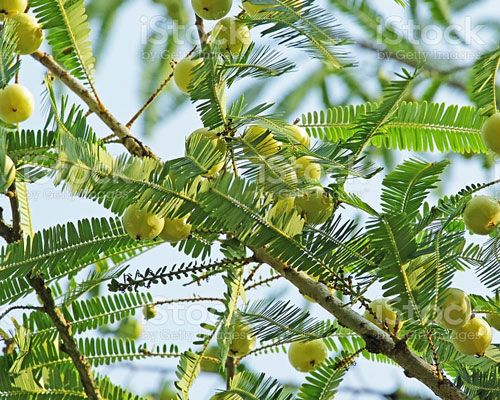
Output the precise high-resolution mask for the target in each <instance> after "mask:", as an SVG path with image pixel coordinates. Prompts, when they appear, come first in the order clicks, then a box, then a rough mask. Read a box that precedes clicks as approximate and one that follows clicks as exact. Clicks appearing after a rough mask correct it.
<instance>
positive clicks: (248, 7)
mask: <svg viewBox="0 0 500 400" xmlns="http://www.w3.org/2000/svg"><path fill="white" fill-rule="evenodd" d="M242 5H243V8H244V9H245V11H246V12H247V13H248V15H250V16H251V17H254V16H256V15H257V14H258V13H260V12H261V11H262V10H266V9H269V8H273V7H277V5H275V4H263V5H257V4H252V3H250V2H248V1H243V3H242Z"/></svg>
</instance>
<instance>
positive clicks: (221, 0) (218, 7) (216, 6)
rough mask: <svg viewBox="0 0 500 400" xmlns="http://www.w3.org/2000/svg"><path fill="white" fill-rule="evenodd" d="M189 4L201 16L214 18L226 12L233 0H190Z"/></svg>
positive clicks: (223, 15) (220, 16)
mask: <svg viewBox="0 0 500 400" xmlns="http://www.w3.org/2000/svg"><path fill="white" fill-rule="evenodd" d="M191 5H192V6H193V10H194V12H195V13H196V14H198V15H199V16H200V17H201V18H203V19H209V20H216V19H221V18H223V17H225V16H226V15H227V14H228V12H229V11H230V10H231V7H232V6H233V0H191Z"/></svg>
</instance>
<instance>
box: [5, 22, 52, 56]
mask: <svg viewBox="0 0 500 400" xmlns="http://www.w3.org/2000/svg"><path fill="white" fill-rule="evenodd" d="M9 18H10V19H11V20H12V21H15V22H17V23H16V24H15V27H14V30H15V31H16V34H17V49H16V50H17V52H18V53H19V54H31V53H34V52H35V51H37V50H38V49H39V48H40V46H41V45H42V43H43V37H44V35H43V30H42V25H40V24H39V23H38V20H37V19H36V18H35V17H34V16H32V15H28V14H24V13H14V14H11V15H9Z"/></svg>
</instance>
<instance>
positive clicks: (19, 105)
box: [0, 83, 35, 124]
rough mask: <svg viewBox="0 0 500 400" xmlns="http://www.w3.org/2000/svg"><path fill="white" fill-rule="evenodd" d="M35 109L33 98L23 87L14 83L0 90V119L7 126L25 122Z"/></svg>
mask: <svg viewBox="0 0 500 400" xmlns="http://www.w3.org/2000/svg"><path fill="white" fill-rule="evenodd" d="M34 109H35V98H34V97H33V95H32V94H31V92H30V91H29V90H28V89H26V88H25V87H24V86H22V85H19V84H18V83H14V84H12V85H9V86H7V87H5V88H4V89H2V90H0V118H2V120H4V121H5V122H7V123H9V124H17V123H18V122H22V121H25V120H27V119H28V118H29V117H30V116H31V114H33V111H34Z"/></svg>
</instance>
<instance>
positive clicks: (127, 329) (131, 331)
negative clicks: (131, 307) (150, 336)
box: [116, 318, 142, 340]
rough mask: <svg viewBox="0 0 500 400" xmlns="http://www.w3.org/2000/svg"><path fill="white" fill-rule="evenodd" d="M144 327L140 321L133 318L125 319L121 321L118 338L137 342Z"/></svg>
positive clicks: (117, 331)
mask: <svg viewBox="0 0 500 400" xmlns="http://www.w3.org/2000/svg"><path fill="white" fill-rule="evenodd" d="M141 333H142V325H141V324H140V323H139V321H137V320H135V319H133V318H125V319H122V320H121V321H120V325H118V329H117V330H116V336H118V337H121V338H123V339H131V340H136V339H138V338H139V336H141Z"/></svg>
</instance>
